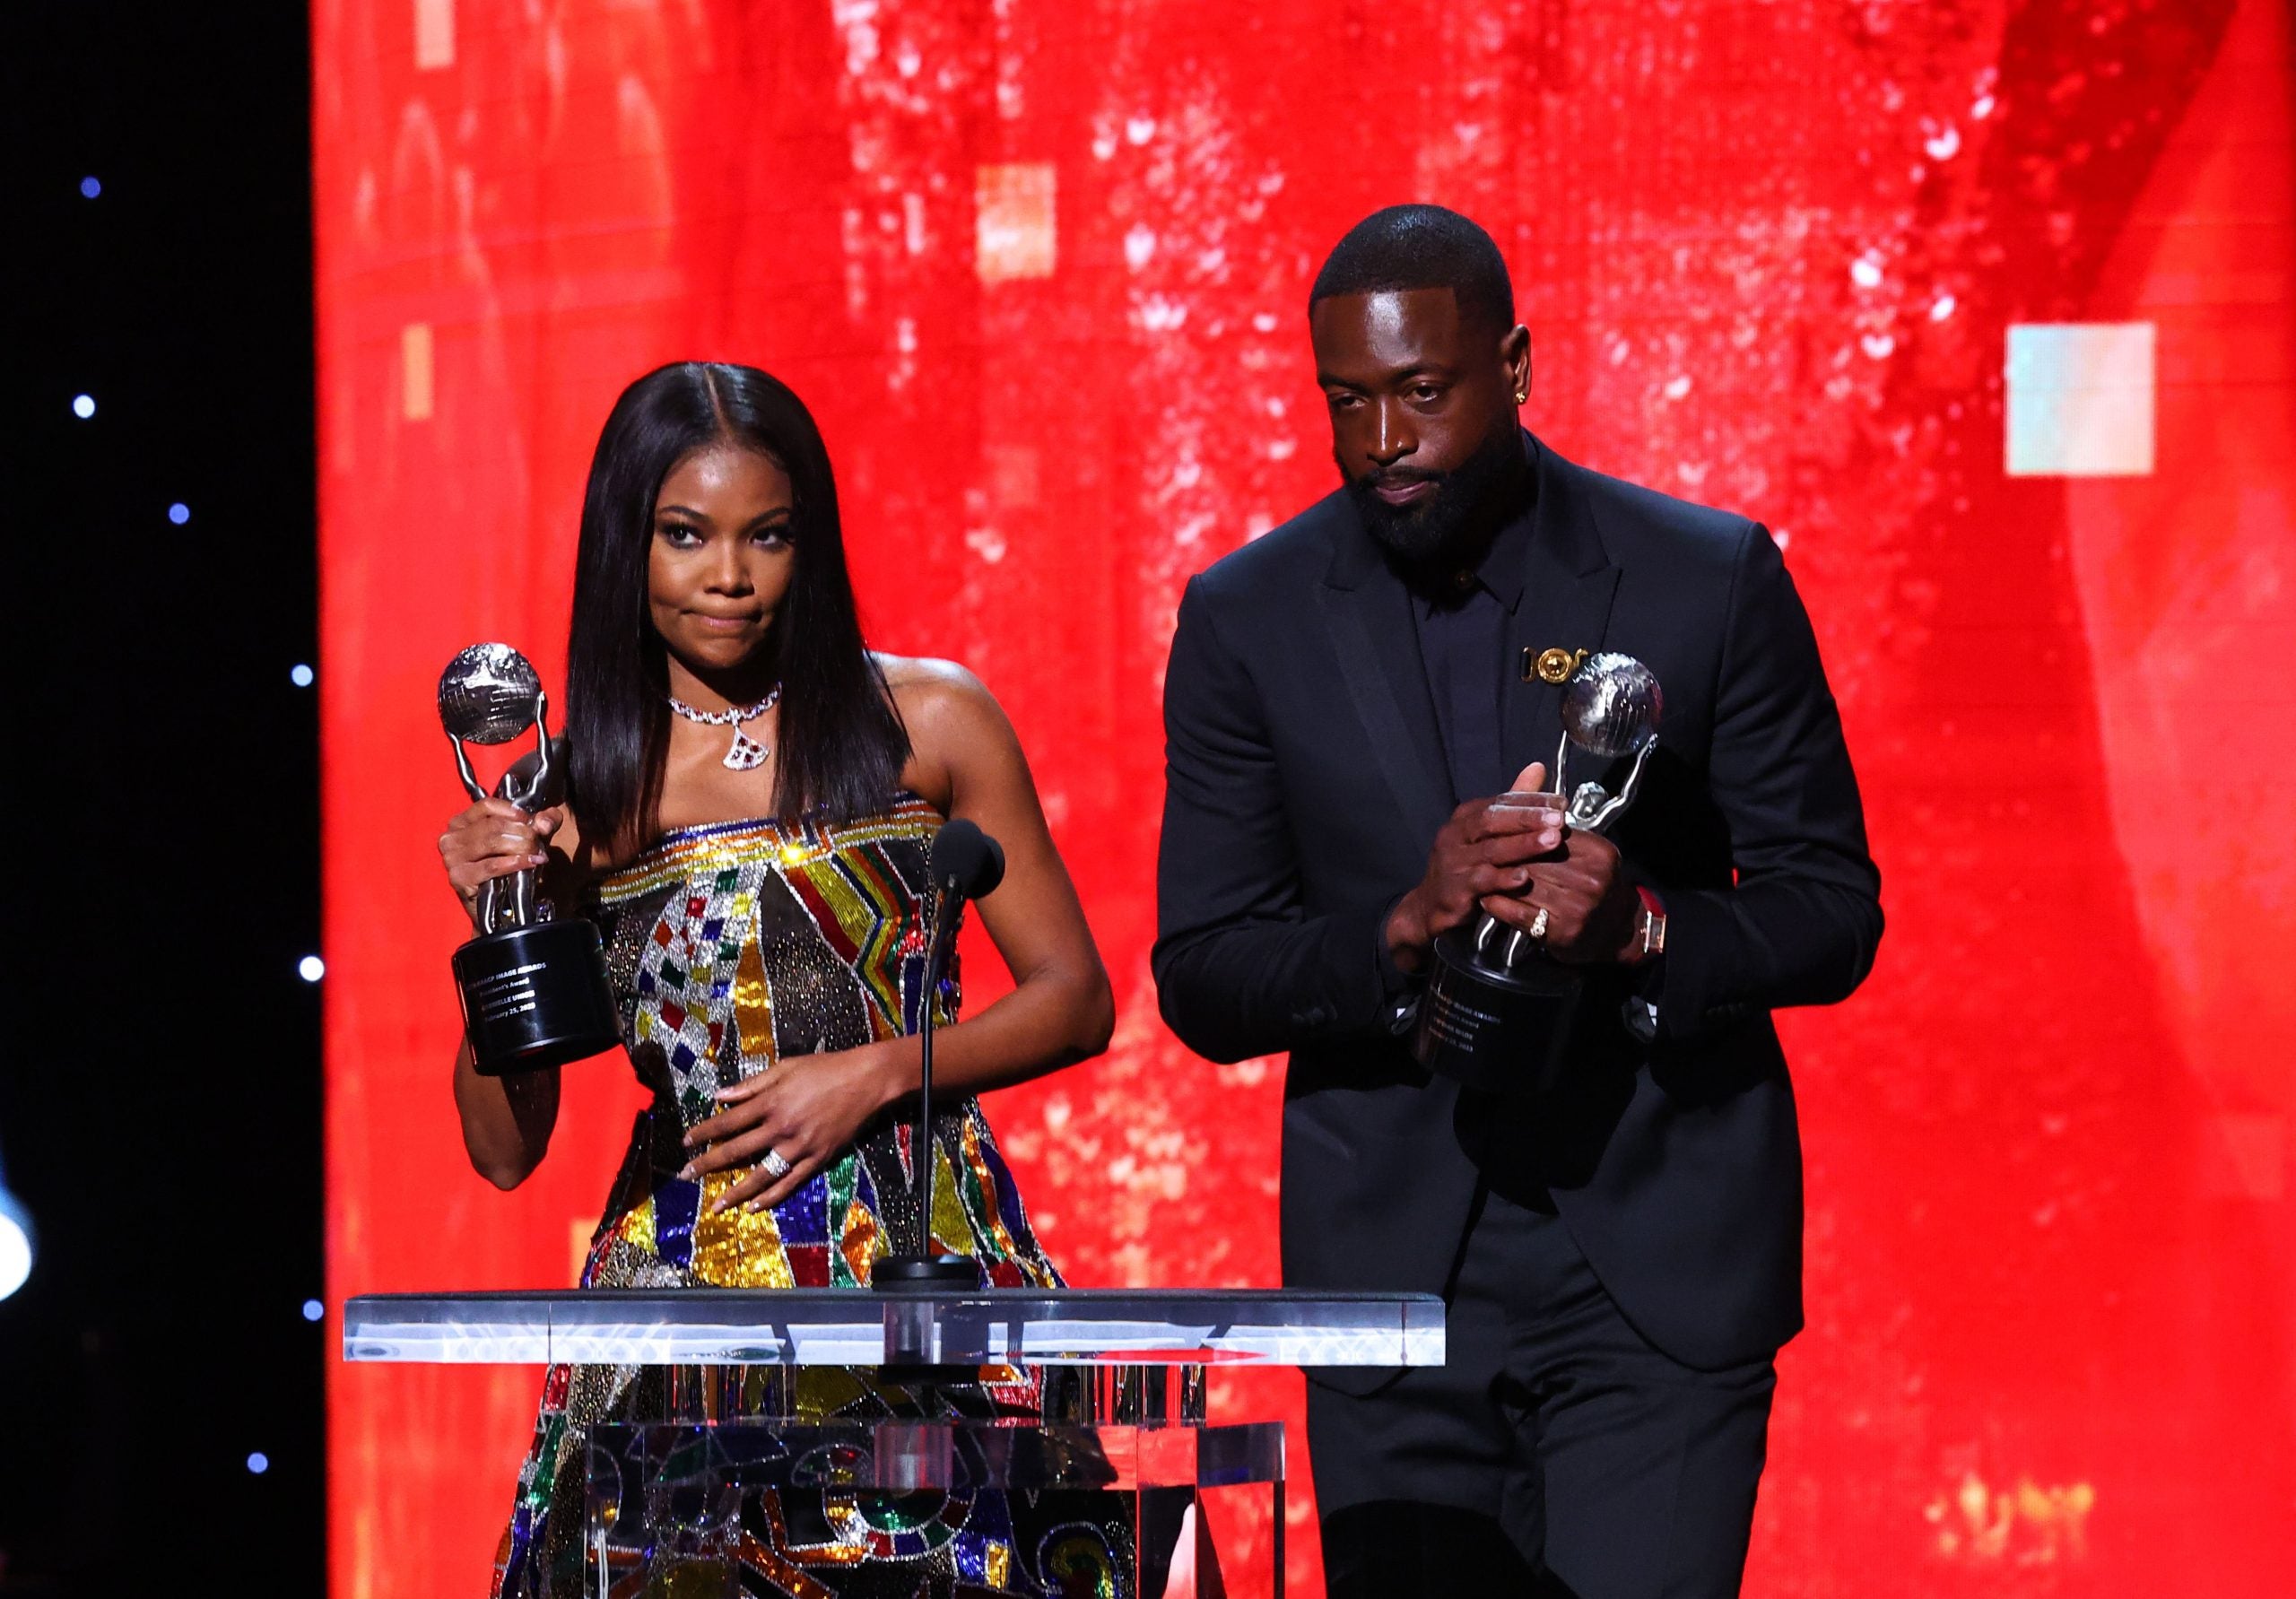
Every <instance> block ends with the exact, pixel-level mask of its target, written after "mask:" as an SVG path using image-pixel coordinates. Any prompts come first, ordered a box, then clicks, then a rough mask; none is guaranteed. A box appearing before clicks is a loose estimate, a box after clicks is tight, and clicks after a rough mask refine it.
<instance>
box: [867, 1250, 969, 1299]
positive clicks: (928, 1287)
mask: <svg viewBox="0 0 2296 1599" xmlns="http://www.w3.org/2000/svg"><path fill="white" fill-rule="evenodd" d="M979 1285H980V1263H979V1262H978V1261H976V1260H970V1259H968V1258H967V1257H966V1256H961V1255H930V1256H918V1255H888V1256H885V1257H884V1259H883V1260H881V1261H879V1262H878V1263H877V1264H875V1265H874V1266H872V1267H870V1268H869V1286H870V1287H872V1288H874V1289H875V1290H877V1291H878V1292H879V1293H955V1292H961V1291H962V1290H965V1289H968V1288H978V1286H979Z"/></svg>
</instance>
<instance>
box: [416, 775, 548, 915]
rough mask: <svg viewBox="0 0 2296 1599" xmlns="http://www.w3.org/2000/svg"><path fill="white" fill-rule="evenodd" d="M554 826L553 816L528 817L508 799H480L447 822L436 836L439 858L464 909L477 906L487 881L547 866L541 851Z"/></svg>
mask: <svg viewBox="0 0 2296 1599" xmlns="http://www.w3.org/2000/svg"><path fill="white" fill-rule="evenodd" d="M559 821H560V817H559V813H557V812H555V811H545V812H544V813H542V814H541V815H539V816H529V815H527V814H526V813H525V812H524V811H521V810H520V809H518V807H517V806H516V805H514V804H511V803H510V802H509V800H506V799H483V800H481V801H479V802H478V803H477V804H474V805H473V806H472V807H471V808H470V809H469V810H467V811H465V812H464V813H462V814H461V815H459V816H457V817H456V818H455V819H454V820H453V821H450V822H448V824H447V830H446V831H445V832H443V833H441V834H439V858H440V859H441V860H443V861H445V862H446V863H447V881H448V882H450V883H452V884H454V886H455V894H456V897H457V898H458V899H461V900H462V902H463V908H464V909H465V910H468V909H469V908H471V906H472V905H473V904H474V903H476V901H477V899H478V891H479V889H480V887H481V886H482V885H483V884H484V883H486V882H490V881H491V880H492V879H494V878H497V877H508V876H509V875H510V873H513V872H524V871H526V870H528V869H529V868H531V867H535V866H540V865H544V863H545V862H547V861H548V860H549V859H550V856H549V853H548V851H547V850H546V849H545V847H544V846H545V845H547V844H548V843H549V841H550V836H551V835H552V833H554V832H556V831H557V830H558V824H559Z"/></svg>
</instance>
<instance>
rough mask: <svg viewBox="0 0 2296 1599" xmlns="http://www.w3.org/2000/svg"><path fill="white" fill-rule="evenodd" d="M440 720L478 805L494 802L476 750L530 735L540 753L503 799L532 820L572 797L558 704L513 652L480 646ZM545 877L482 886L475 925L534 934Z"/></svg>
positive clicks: (446, 689)
mask: <svg viewBox="0 0 2296 1599" xmlns="http://www.w3.org/2000/svg"><path fill="white" fill-rule="evenodd" d="M439 721H440V722H441V723H443V724H445V726H446V729H447V737H448V741H449V742H451V743H453V744H454V746H455V768H456V769H457V771H459V772H460V773H461V774H462V779H463V786H464V787H465V788H466V789H468V790H469V791H470V796H471V798H472V799H474V800H483V799H484V798H485V797H486V790H485V789H484V788H483V787H481V786H479V781H478V778H477V775H476V774H475V773H474V772H473V771H472V770H471V769H470V752H469V750H468V749H466V748H465V744H466V743H468V744H507V743H509V742H510V741H511V740H512V739H514V738H517V736H518V735H519V734H522V733H524V732H525V731H526V729H527V728H529V727H532V728H534V729H535V733H536V734H537V737H536V740H535V750H534V753H533V754H531V755H528V756H527V757H526V759H525V760H521V761H519V762H518V763H517V765H516V766H513V767H512V768H511V769H509V771H508V772H506V773H505V774H503V778H502V781H501V782H500V784H499V785H497V786H496V787H495V790H494V792H495V795H497V796H498V797H499V798H501V799H506V800H509V802H510V803H511V804H514V805H516V806H517V807H518V809H520V810H521V811H525V812H526V813H529V814H531V813H534V812H535V811H538V810H541V809H543V808H544V807H545V806H549V805H554V804H557V803H558V802H559V801H560V800H561V798H563V797H564V787H565V784H564V777H563V774H564V769H565V754H566V741H565V740H564V739H559V740H557V741H556V745H557V747H556V748H555V749H553V748H552V739H551V736H550V696H549V695H547V694H545V693H544V692H543V688H542V679H541V678H540V677H538V676H536V675H535V667H534V663H533V662H532V661H529V660H527V659H526V656H522V655H520V654H519V653H518V652H517V650H515V649H512V648H511V647H509V645H507V644H474V645H472V646H471V647H469V648H468V649H466V650H465V651H463V653H462V654H460V655H458V656H456V657H455V658H454V659H453V660H451V661H449V662H448V663H447V669H446V671H445V672H444V673H440V674H439ZM541 876H542V873H540V872H538V871H535V870H532V869H529V870H527V871H524V872H518V873H512V874H511V875H510V876H509V877H494V878H489V879H488V880H487V881H486V882H483V883H481V884H480V885H479V890H478V900H477V903H475V904H474V905H473V906H472V907H471V920H472V922H473V923H474V924H475V925H476V926H477V928H478V930H479V931H480V932H481V933H500V932H501V931H503V930H504V929H505V928H509V927H524V926H530V925H531V924H533V923H534V922H535V921H536V920H537V919H539V917H540V915H541V904H542V900H541V888H540V879H541Z"/></svg>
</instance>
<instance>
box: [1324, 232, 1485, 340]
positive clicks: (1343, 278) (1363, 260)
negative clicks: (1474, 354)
mask: <svg viewBox="0 0 2296 1599" xmlns="http://www.w3.org/2000/svg"><path fill="white" fill-rule="evenodd" d="M1412 289H1448V290H1449V291H1451V293H1452V294H1453V295H1454V296H1455V297H1456V298H1457V300H1458V303H1459V315H1460V317H1461V319H1462V320H1468V321H1478V322H1482V323H1484V324H1486V325H1487V326H1492V327H1494V328H1496V329H1498V330H1499V331H1500V332H1502V333H1503V332H1505V331H1506V330H1507V329H1509V328H1511V327H1513V326H1515V286H1514V285H1513V284H1512V283H1511V282H1509V281H1508V277H1507V262H1506V258H1505V257H1504V256H1500V253H1499V246H1498V245H1497V244H1496V243H1495V242H1493V241H1492V237H1491V235H1490V234H1488V233H1486V232H1484V231H1483V230H1482V229H1481V228H1479V227H1477V226H1476V225H1475V224H1474V222H1470V221H1468V220H1467V219H1466V218H1465V217H1463V216H1461V215H1460V214H1459V213H1457V212H1456V211H1448V210H1446V209H1445V208H1443V207H1442V206H1440V205H1390V206H1388V207H1387V209H1386V210H1384V211H1375V212H1373V213H1371V214H1370V216H1367V217H1365V218H1364V219H1363V220H1362V221H1361V222H1358V223H1356V224H1355V225H1354V226H1353V227H1352V228H1350V229H1349V230H1347V234H1346V237H1344V238H1343V239H1341V240H1340V241H1339V242H1338V243H1337V244H1335V245H1334V246H1333V247H1332V251H1331V254H1330V255H1329V256H1326V257H1325V260H1324V266H1323V270H1322V271H1321V272H1319V273H1318V274H1316V286H1315V287H1314V288H1313V289H1312V290H1310V291H1309V293H1308V309H1309V311H1310V312H1312V311H1313V310H1314V309H1316V306H1317V305H1318V303H1319V302H1320V301H1323V300H1331V299H1334V298H1336V297H1337V296H1340V295H1345V294H1383V293H1393V292H1398V291H1405V290H1412Z"/></svg>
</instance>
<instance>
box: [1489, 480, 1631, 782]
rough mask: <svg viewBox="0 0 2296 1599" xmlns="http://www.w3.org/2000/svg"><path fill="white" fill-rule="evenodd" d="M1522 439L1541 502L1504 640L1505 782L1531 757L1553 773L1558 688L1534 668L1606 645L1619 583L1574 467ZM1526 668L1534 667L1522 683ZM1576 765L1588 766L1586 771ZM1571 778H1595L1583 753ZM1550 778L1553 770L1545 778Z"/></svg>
mask: <svg viewBox="0 0 2296 1599" xmlns="http://www.w3.org/2000/svg"><path fill="white" fill-rule="evenodd" d="M1525 437H1526V439H1527V441H1528V442H1527V448H1529V449H1531V450H1532V451H1533V452H1534V454H1535V464H1536V469H1537V472H1538V474H1539V505H1538V516H1537V520H1536V522H1535V524H1534V527H1535V531H1534V533H1533V535H1532V538H1531V546H1530V552H1529V553H1528V555H1527V556H1526V573H1525V578H1524V585H1523V603H1522V604H1520V605H1518V606H1517V607H1516V609H1515V616H1514V624H1513V630H1512V631H1511V632H1510V633H1509V649H1508V656H1507V683H1506V689H1505V692H1504V698H1503V700H1502V704H1503V706H1504V712H1503V714H1502V716H1501V717H1500V729H1501V741H1502V748H1503V749H1504V751H1505V753H1506V757H1507V770H1508V777H1509V780H1512V778H1513V776H1514V774H1515V773H1516V772H1518V771H1520V770H1521V769H1523V768H1524V767H1526V766H1527V765H1529V764H1530V763H1531V762H1532V761H1534V760H1540V761H1544V762H1545V763H1546V765H1547V766H1548V767H1549V768H1550V770H1549V771H1548V772H1547V781H1548V782H1549V783H1550V784H1552V782H1553V781H1554V780H1555V774H1554V772H1553V771H1552V767H1553V765H1554V752H1555V748H1556V746H1557V745H1558V744H1559V743H1561V738H1562V687H1561V684H1560V683H1555V682H1547V681H1546V680H1545V679H1544V678H1543V677H1541V676H1540V675H1539V674H1538V673H1537V672H1536V670H1535V663H1536V661H1537V660H1538V658H1539V657H1540V656H1542V655H1544V654H1546V652H1548V651H1550V650H1557V649H1560V650H1562V651H1565V652H1567V653H1569V654H1570V655H1573V656H1575V655H1577V654H1578V652H1579V651H1581V650H1584V651H1586V652H1587V654H1589V655H1592V654H1593V653H1595V652H1596V651H1597V650H1599V649H1601V648H1602V647H1603V635H1604V633H1605V631H1606V630H1608V628H1609V626H1610V615H1611V598H1612V595H1613V594H1614V593H1616V591H1617V589H1618V578H1619V572H1618V569H1617V568H1616V567H1614V566H1613V565H1611V563H1610V558H1609V556H1608V555H1607V554H1606V553H1605V552H1604V549H1603V544H1602V540H1601V539H1600V538H1599V537H1598V536H1596V530H1595V522H1594V513H1593V511H1592V509H1591V508H1590V507H1589V506H1588V505H1587V499H1586V495H1585V492H1584V491H1583V490H1582V489H1581V488H1580V486H1579V483H1578V468H1577V467H1576V466H1573V465H1571V464H1570V462H1568V461H1566V460H1564V459H1563V458H1562V457H1561V456H1558V455H1556V454H1555V453H1554V452H1553V451H1552V449H1549V448H1546V447H1545V446H1544V445H1543V444H1541V443H1540V442H1539V441H1538V440H1537V439H1530V438H1529V436H1528V435H1526V436H1525ZM1526 665H1532V666H1533V669H1532V670H1530V671H1529V673H1528V676H1527V679H1526ZM1580 761H1584V762H1587V764H1586V766H1585V767H1584V769H1581V767H1580V764H1579V763H1580ZM1595 775H1596V774H1595V770H1594V766H1593V763H1592V758H1591V757H1588V756H1586V755H1585V754H1584V753H1583V752H1582V753H1581V755H1580V757H1579V760H1578V761H1573V762H1572V766H1571V771H1570V780H1571V781H1572V782H1574V783H1576V782H1579V781H1583V780H1584V779H1586V778H1591V777H1593V776H1595Z"/></svg>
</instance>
